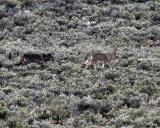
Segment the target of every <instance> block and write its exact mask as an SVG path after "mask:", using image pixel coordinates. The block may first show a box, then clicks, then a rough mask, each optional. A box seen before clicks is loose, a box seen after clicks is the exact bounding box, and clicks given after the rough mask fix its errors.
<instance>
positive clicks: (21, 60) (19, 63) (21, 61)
mask: <svg viewBox="0 0 160 128" xmlns="http://www.w3.org/2000/svg"><path fill="white" fill-rule="evenodd" d="M23 58H24V56H22V58H21V59H20V61H18V62H17V63H16V64H15V65H21V64H23Z"/></svg>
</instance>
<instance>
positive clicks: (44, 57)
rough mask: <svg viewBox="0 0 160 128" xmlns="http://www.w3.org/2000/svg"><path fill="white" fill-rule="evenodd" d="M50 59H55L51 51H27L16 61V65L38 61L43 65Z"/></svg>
mask: <svg viewBox="0 0 160 128" xmlns="http://www.w3.org/2000/svg"><path fill="white" fill-rule="evenodd" d="M50 60H54V59H53V56H52V55H51V54H50V53H48V54H45V53H41V54H36V53H25V54H24V55H23V56H22V57H21V59H20V61H18V62H17V63H16V65H26V64H29V63H37V64H40V65H41V67H42V66H43V64H44V63H45V62H47V61H50Z"/></svg>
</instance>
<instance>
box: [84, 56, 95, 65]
mask: <svg viewBox="0 0 160 128" xmlns="http://www.w3.org/2000/svg"><path fill="white" fill-rule="evenodd" d="M92 60H93V57H92V55H90V56H89V57H88V59H87V60H86V62H85V65H86V64H87V63H88V62H89V61H92Z"/></svg>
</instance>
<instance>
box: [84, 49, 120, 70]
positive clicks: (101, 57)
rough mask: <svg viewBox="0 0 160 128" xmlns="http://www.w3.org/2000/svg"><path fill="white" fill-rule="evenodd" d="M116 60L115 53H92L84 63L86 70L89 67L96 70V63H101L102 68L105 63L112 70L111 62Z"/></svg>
mask: <svg viewBox="0 0 160 128" xmlns="http://www.w3.org/2000/svg"><path fill="white" fill-rule="evenodd" d="M116 58H118V56H117V53H116V52H115V51H111V52H107V53H101V52H97V53H93V54H91V55H90V56H89V57H88V59H87V60H86V62H85V65H86V68H88V66H89V65H94V68H95V69H96V62H97V61H100V62H102V67H104V63H106V62H107V64H108V66H109V67H110V68H113V66H112V64H111V62H112V60H115V59H116Z"/></svg>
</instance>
